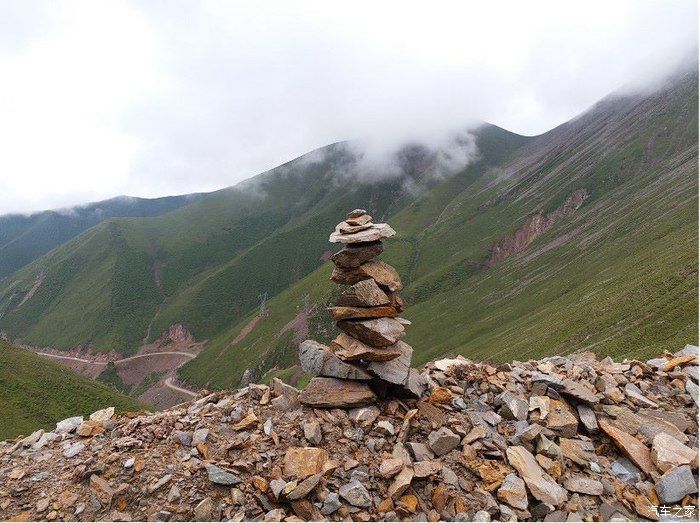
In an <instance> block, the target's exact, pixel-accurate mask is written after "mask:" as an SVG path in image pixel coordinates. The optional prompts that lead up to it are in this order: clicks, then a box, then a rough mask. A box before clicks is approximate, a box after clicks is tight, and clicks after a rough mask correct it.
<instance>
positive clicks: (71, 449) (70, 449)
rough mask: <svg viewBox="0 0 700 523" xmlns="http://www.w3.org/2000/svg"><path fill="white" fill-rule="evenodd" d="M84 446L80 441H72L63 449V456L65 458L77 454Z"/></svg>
mask: <svg viewBox="0 0 700 523" xmlns="http://www.w3.org/2000/svg"><path fill="white" fill-rule="evenodd" d="M84 448H85V445H83V444H82V443H73V444H72V445H68V446H67V447H66V448H65V449H64V450H63V456H64V457H66V458H72V457H73V456H77V455H78V454H80V453H81V452H82V451H83V449H84Z"/></svg>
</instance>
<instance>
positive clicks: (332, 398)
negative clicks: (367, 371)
mask: <svg viewBox="0 0 700 523" xmlns="http://www.w3.org/2000/svg"><path fill="white" fill-rule="evenodd" d="M299 401H300V402H301V403H302V404H304V405H308V406H310V407H320V408H336V407H337V408H352V407H364V406H365V405H370V404H372V403H375V402H376V401H377V396H376V395H375V394H374V392H372V390H371V389H370V388H369V387H368V386H367V385H366V384H365V383H363V382H360V381H348V380H339V379H336V378H321V377H316V378H312V379H311V381H310V382H309V384H308V385H307V387H306V388H305V389H304V390H303V391H301V393H300V394H299Z"/></svg>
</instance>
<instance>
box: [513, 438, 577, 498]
mask: <svg viewBox="0 0 700 523" xmlns="http://www.w3.org/2000/svg"><path fill="white" fill-rule="evenodd" d="M506 456H507V457H508V462H509V463H510V464H511V465H512V466H513V468H515V469H516V470H517V471H518V474H520V477H522V478H523V480H524V481H525V484H526V485H527V487H528V489H530V492H531V493H532V495H533V496H534V497H535V498H537V499H539V500H540V501H542V502H544V503H548V504H549V505H553V506H555V507H557V506H559V505H561V504H562V503H564V502H566V500H567V499H568V495H567V493H566V490H565V489H563V488H562V487H560V486H559V485H558V484H557V483H556V481H554V479H552V477H551V476H550V475H549V474H547V473H546V472H545V471H544V470H542V468H541V467H540V466H539V464H538V463H537V461H536V460H535V458H534V456H533V455H532V454H531V453H530V452H529V451H528V450H527V449H526V448H525V447H520V446H514V447H508V448H507V449H506Z"/></svg>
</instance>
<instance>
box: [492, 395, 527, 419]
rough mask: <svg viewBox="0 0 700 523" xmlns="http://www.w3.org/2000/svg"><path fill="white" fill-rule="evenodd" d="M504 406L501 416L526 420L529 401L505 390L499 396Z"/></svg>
mask: <svg viewBox="0 0 700 523" xmlns="http://www.w3.org/2000/svg"><path fill="white" fill-rule="evenodd" d="M499 398H500V400H501V402H502V403H503V406H502V407H501V416H503V417H504V418H505V419H510V420H520V421H523V420H526V419H527V412H528V402H527V401H526V400H525V399H524V398H521V397H518V396H516V395H515V394H513V393H512V392H504V393H502V394H501V395H500V396H499Z"/></svg>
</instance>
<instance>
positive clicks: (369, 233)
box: [328, 223, 396, 243]
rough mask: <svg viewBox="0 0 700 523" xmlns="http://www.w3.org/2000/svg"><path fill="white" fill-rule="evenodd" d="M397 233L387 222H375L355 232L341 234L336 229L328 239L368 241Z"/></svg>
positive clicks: (336, 240)
mask: <svg viewBox="0 0 700 523" xmlns="http://www.w3.org/2000/svg"><path fill="white" fill-rule="evenodd" d="M395 234H396V231H395V230H394V229H392V228H391V227H390V226H389V224H387V223H373V224H372V226H371V227H370V228H369V229H365V230H364V231H360V232H356V233H354V234H341V233H339V232H337V231H334V232H333V233H332V234H331V235H330V237H329V238H328V241H329V242H331V243H367V242H374V241H377V240H381V239H382V238H390V237H392V236H394V235H395Z"/></svg>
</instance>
